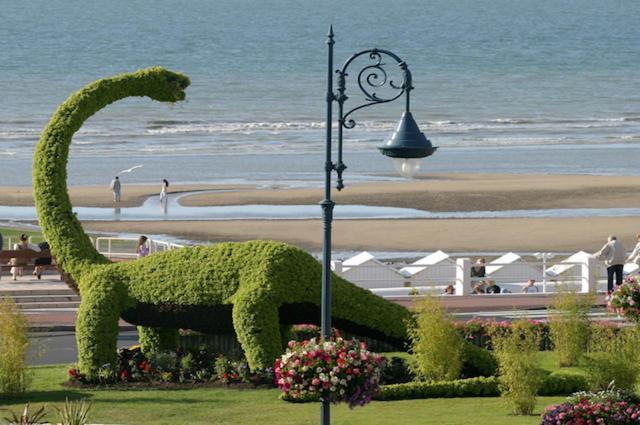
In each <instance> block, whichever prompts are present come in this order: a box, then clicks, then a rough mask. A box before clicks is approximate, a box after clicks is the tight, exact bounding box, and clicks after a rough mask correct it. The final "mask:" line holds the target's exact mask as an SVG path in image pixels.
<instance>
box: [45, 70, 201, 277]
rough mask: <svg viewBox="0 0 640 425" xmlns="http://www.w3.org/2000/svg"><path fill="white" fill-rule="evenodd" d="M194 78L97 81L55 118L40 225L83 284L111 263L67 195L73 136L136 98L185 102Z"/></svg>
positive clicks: (135, 76) (48, 133) (146, 75)
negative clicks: (92, 270)
mask: <svg viewBox="0 0 640 425" xmlns="http://www.w3.org/2000/svg"><path fill="white" fill-rule="evenodd" d="M188 85H189V79H188V78H187V77H185V76H184V75H182V74H178V73H174V72H171V71H168V70H166V69H164V68H161V67H154V68H148V69H143V70H140V71H137V72H135V73H127V74H121V75H117V76H115V77H111V78H105V79H102V80H97V81H94V82H93V83H91V84H89V85H87V86H85V87H84V88H82V89H81V90H79V91H77V92H76V93H74V94H72V95H71V96H70V97H69V98H68V99H67V100H66V101H65V102H64V103H62V104H61V105H60V106H59V107H58V109H57V111H56V112H55V113H54V114H53V117H51V120H50V121H49V124H48V125H47V127H46V128H45V129H44V131H43V132H42V136H41V137H40V142H39V143H38V146H37V147H36V151H35V155H34V158H33V188H34V198H35V204H36V211H37V213H38V220H39V221H40V226H41V228H42V232H43V234H44V236H45V238H46V239H47V240H48V241H49V245H50V247H51V250H52V252H53V254H54V255H55V256H56V260H57V262H58V264H59V265H60V266H61V267H62V268H63V269H64V271H65V272H66V273H68V274H70V276H71V278H72V279H73V280H78V279H79V277H80V275H81V274H82V271H83V270H85V269H86V268H87V266H89V265H93V264H105V263H108V262H109V260H108V259H107V258H106V257H104V256H102V255H101V254H100V253H98V252H97V251H96V249H95V248H94V247H93V244H92V243H91V240H90V239H89V237H88V236H87V234H86V233H85V232H84V230H83V229H82V225H81V224H80V221H79V220H78V219H77V217H76V216H75V214H74V213H73V210H72V206H71V201H70V199H69V195H68V193H67V161H68V157H69V147H70V145H71V139H72V137H73V135H74V134H75V133H76V131H78V130H79V129H80V127H82V125H83V124H84V122H85V121H86V120H87V119H88V118H89V117H91V116H92V115H94V114H95V113H96V112H98V111H99V110H101V109H102V108H104V107H105V106H107V105H109V104H111V103H114V102H117V101H118V100H120V99H124V98H127V97H131V96H138V97H149V98H151V99H154V100H158V101H162V102H176V101H180V100H184V98H185V94H184V89H185V88H186V87H187V86H188Z"/></svg>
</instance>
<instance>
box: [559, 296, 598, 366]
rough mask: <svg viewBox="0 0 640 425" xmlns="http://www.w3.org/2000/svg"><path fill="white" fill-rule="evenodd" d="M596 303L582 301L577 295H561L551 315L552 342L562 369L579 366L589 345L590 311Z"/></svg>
mask: <svg viewBox="0 0 640 425" xmlns="http://www.w3.org/2000/svg"><path fill="white" fill-rule="evenodd" d="M591 304H592V299H591V298H590V297H586V298H578V296H577V294H576V293H575V292H571V291H563V292H558V293H557V294H556V295H555V296H554V298H553V310H552V311H550V312H549V313H550V314H549V327H550V330H551V339H552V341H553V346H554V351H555V354H556V359H557V360H558V365H559V366H560V367H570V366H576V365H578V362H579V361H580V358H581V357H582V355H583V354H584V352H585V351H586V349H587V344H588V343H589V317H588V314H589V310H590V308H591Z"/></svg>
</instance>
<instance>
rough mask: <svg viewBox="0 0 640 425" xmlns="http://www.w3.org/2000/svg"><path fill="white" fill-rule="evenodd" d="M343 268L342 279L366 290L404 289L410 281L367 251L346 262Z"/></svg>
mask: <svg viewBox="0 0 640 425" xmlns="http://www.w3.org/2000/svg"><path fill="white" fill-rule="evenodd" d="M342 267H343V268H342V272H341V275H342V277H344V278H345V279H347V280H349V281H350V282H353V283H355V284H356V285H358V286H360V287H362V288H366V289H373V288H402V287H404V286H405V281H407V280H408V279H407V278H405V277H404V276H403V275H401V274H400V273H399V272H398V271H397V270H396V269H394V268H392V267H389V266H387V265H386V264H384V263H383V262H381V261H379V260H377V259H376V258H375V256H373V255H372V254H370V253H368V252H366V251H363V252H361V253H360V254H358V255H355V256H353V257H351V258H349V259H347V260H345V261H344V262H343V263H342Z"/></svg>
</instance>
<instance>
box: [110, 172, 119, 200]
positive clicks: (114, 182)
mask: <svg viewBox="0 0 640 425" xmlns="http://www.w3.org/2000/svg"><path fill="white" fill-rule="evenodd" d="M109 187H110V188H111V190H112V191H113V202H120V188H121V186H120V177H118V176H116V177H115V178H114V179H113V180H111V184H110V185H109Z"/></svg>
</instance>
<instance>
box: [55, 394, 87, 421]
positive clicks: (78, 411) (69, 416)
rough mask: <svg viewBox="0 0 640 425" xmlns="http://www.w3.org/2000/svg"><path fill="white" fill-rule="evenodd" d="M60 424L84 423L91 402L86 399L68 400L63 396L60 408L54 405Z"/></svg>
mask: <svg viewBox="0 0 640 425" xmlns="http://www.w3.org/2000/svg"><path fill="white" fill-rule="evenodd" d="M55 409H56V410H57V412H58V418H59V419H60V425H86V423H87V420H88V416H89V410H90V409H91V404H90V403H88V402H87V401H86V400H76V401H69V399H68V398H65V400H64V405H62V409H60V408H58V407H55Z"/></svg>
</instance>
